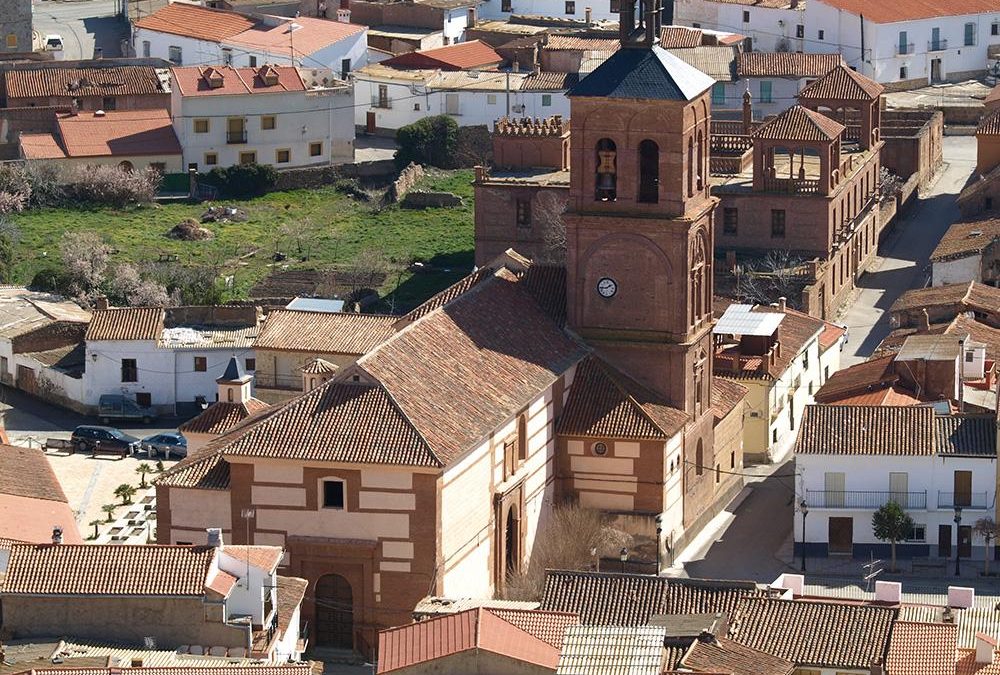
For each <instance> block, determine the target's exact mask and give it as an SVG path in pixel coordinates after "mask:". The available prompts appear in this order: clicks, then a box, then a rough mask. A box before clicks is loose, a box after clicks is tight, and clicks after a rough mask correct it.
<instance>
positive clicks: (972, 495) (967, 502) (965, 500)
mask: <svg viewBox="0 0 1000 675" xmlns="http://www.w3.org/2000/svg"><path fill="white" fill-rule="evenodd" d="M955 507H961V508H963V509H986V508H989V507H990V493H989V492H941V491H938V508H939V509H953V508H955Z"/></svg>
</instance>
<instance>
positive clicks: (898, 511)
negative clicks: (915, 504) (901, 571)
mask: <svg viewBox="0 0 1000 675" xmlns="http://www.w3.org/2000/svg"><path fill="white" fill-rule="evenodd" d="M872 530H874V532H875V538H876V539H878V540H879V541H888V542H889V543H890V544H891V545H892V563H891V565H890V569H891V570H892V571H893V572H895V571H896V542H900V541H903V540H905V539H908V538H909V537H910V535H911V534H912V533H913V518H911V517H910V514H908V513H907V512H906V511H904V510H903V507H902V506H900V505H899V504H898V503H897V502H894V501H890V502H886V503H885V504H883V505H882V506H881V507H879V510H878V511H876V512H875V513H874V514H872Z"/></svg>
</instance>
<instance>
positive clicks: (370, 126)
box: [365, 110, 375, 134]
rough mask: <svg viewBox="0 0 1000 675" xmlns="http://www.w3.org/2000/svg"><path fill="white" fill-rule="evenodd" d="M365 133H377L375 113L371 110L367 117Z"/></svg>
mask: <svg viewBox="0 0 1000 675" xmlns="http://www.w3.org/2000/svg"><path fill="white" fill-rule="evenodd" d="M365 133H366V134H374V133H375V111H374V110H369V111H368V114H367V115H366V116H365Z"/></svg>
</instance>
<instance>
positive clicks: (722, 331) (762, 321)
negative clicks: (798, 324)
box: [712, 305, 785, 335]
mask: <svg viewBox="0 0 1000 675" xmlns="http://www.w3.org/2000/svg"><path fill="white" fill-rule="evenodd" d="M784 319H785V315H784V314H783V313H781V312H755V311H753V305H729V307H727V308H726V311H725V312H724V313H723V314H722V316H721V317H720V318H719V320H718V321H717V322H716V324H715V328H714V329H713V330H712V332H713V333H715V334H716V335H774V331H775V330H777V328H778V325H779V324H780V323H781V322H782V321H784Z"/></svg>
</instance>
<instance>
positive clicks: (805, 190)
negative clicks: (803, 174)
mask: <svg viewBox="0 0 1000 675" xmlns="http://www.w3.org/2000/svg"><path fill="white" fill-rule="evenodd" d="M764 190H766V191H767V192H785V193H788V194H800V195H802V194H818V193H819V192H820V184H819V179H818V178H770V177H768V178H765V179H764Z"/></svg>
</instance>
